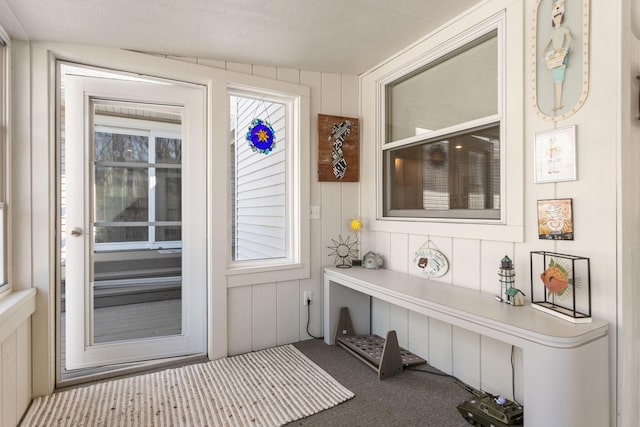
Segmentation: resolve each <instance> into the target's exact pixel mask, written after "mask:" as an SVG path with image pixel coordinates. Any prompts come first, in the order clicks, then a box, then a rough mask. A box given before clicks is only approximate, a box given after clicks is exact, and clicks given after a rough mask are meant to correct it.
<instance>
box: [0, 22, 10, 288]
mask: <svg viewBox="0 0 640 427" xmlns="http://www.w3.org/2000/svg"><path fill="white" fill-rule="evenodd" d="M10 43H11V39H10V38H9V36H8V34H7V33H6V32H5V31H4V29H3V28H2V27H0V56H1V57H0V95H1V98H0V123H1V124H2V127H4V131H2V129H1V128H0V162H1V163H2V164H1V166H0V171H2V174H3V175H2V176H0V185H1V186H2V188H0V297H2V296H5V295H7V294H9V292H11V280H10V272H9V271H8V268H7V267H8V266H9V265H10V263H9V258H10V250H9V247H10V246H9V244H10V238H9V233H8V230H10V227H9V224H8V222H9V217H10V215H9V212H8V205H7V202H8V200H9V181H10V179H11V162H10V161H9V153H10V151H9V143H10V141H11V109H10V108H9V105H10V100H11V94H10V89H11V85H10V80H9V79H10V78H11V73H10V70H11V68H10V66H11V64H10V58H11V55H10V51H11V50H10V49H11V48H10V46H11V45H10Z"/></svg>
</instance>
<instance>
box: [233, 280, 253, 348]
mask: <svg viewBox="0 0 640 427" xmlns="http://www.w3.org/2000/svg"><path fill="white" fill-rule="evenodd" d="M252 301H253V297H252V291H251V286H243V287H238V288H229V289H228V290H227V304H228V305H227V325H228V326H227V329H228V332H227V346H228V350H227V351H228V353H229V355H230V356H233V355H235V354H242V353H247V352H249V351H251V348H252V340H251V331H252V310H250V308H251V306H252Z"/></svg>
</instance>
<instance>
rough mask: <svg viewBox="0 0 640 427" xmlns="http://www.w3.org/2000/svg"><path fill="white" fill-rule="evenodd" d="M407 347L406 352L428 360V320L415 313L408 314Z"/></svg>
mask: <svg viewBox="0 0 640 427" xmlns="http://www.w3.org/2000/svg"><path fill="white" fill-rule="evenodd" d="M408 335H409V346H408V348H407V350H409V351H410V352H412V353H415V354H417V355H418V356H420V357H422V358H423V359H427V360H428V359H429V318H428V317H427V316H424V315H422V314H419V313H416V312H415V311H410V312H409V334H408Z"/></svg>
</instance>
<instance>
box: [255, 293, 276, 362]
mask: <svg viewBox="0 0 640 427" xmlns="http://www.w3.org/2000/svg"><path fill="white" fill-rule="evenodd" d="M252 298H253V304H252V305H251V307H252V313H253V319H252V325H253V327H252V333H251V335H252V337H253V340H252V341H253V345H252V350H253V351H257V350H262V349H265V348H269V347H274V346H275V345H276V344H277V342H278V337H277V332H276V331H277V318H278V316H277V310H278V306H277V303H276V301H277V285H276V284H275V283H267V284H264V285H255V286H252Z"/></svg>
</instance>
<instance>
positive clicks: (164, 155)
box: [156, 137, 182, 164]
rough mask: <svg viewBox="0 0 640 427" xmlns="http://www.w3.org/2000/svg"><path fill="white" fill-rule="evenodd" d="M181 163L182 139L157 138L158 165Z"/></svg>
mask: <svg viewBox="0 0 640 427" xmlns="http://www.w3.org/2000/svg"><path fill="white" fill-rule="evenodd" d="M181 161H182V140H181V139H177V138H161V137H156V163H171V164H180V162H181Z"/></svg>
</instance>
